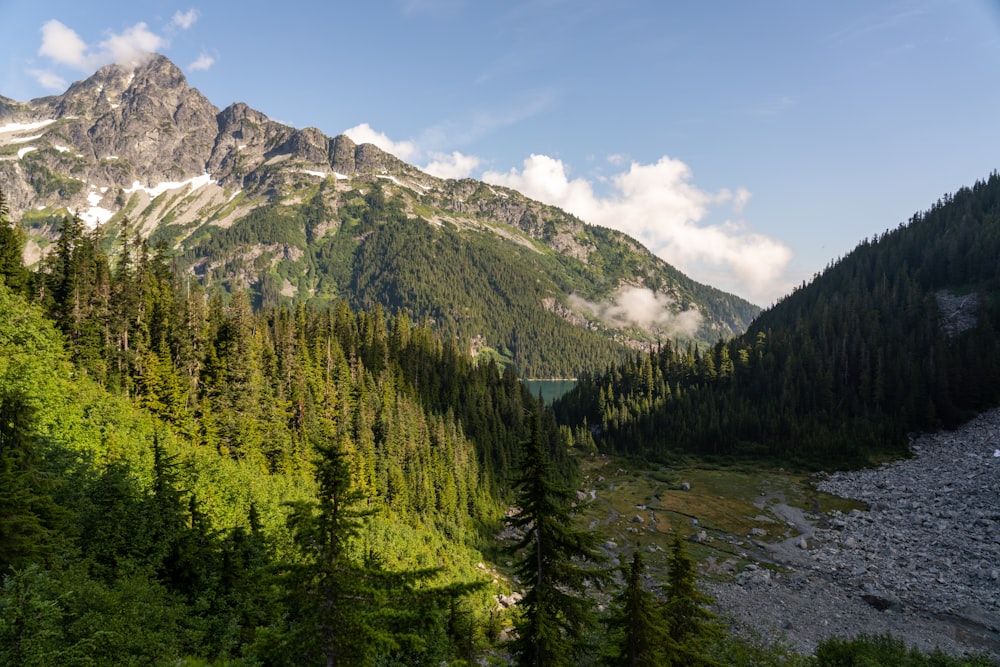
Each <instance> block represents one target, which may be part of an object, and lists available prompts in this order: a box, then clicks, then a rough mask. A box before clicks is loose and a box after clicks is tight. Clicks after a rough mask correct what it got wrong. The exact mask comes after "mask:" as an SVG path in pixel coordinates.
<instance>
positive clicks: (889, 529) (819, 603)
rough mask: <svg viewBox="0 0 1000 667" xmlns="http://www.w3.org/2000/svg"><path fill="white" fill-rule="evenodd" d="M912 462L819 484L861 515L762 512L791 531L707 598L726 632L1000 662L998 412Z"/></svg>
mask: <svg viewBox="0 0 1000 667" xmlns="http://www.w3.org/2000/svg"><path fill="white" fill-rule="evenodd" d="M912 451H913V457H912V458H910V459H906V460H903V461H897V462H893V463H890V464H886V465H883V466H881V467H879V468H876V469H869V470H862V471H853V472H836V473H833V474H831V475H820V476H818V479H817V487H818V489H819V490H820V491H824V492H826V493H831V494H835V495H839V496H842V497H845V498H853V499H856V500H859V501H861V502H863V503H864V504H865V505H867V507H868V509H867V510H866V511H859V510H853V511H851V512H850V513H847V514H843V513H839V512H834V513H832V514H830V515H817V514H809V513H807V512H803V511H802V510H798V509H796V508H793V507H787V506H783V505H781V504H780V503H777V504H775V505H774V506H771V507H770V509H771V510H772V511H773V512H775V513H776V514H778V515H779V516H781V517H782V518H783V519H784V520H785V521H786V523H787V525H788V528H789V529H790V535H789V537H788V538H787V539H786V540H784V541H782V542H777V543H763V542H760V541H753V542H751V543H750V544H751V545H752V546H753V547H754V548H753V549H752V550H748V551H749V552H750V553H751V555H753V554H754V553H755V554H756V555H758V556H759V560H760V563H759V564H751V565H748V566H746V567H745V568H744V569H743V570H742V571H741V572H739V573H737V575H736V576H735V577H734V578H733V581H732V582H727V583H721V584H715V585H712V586H710V587H709V589H710V591H709V592H710V593H711V594H712V595H713V596H714V597H715V598H716V601H717V602H716V611H717V612H718V613H719V614H720V615H721V616H722V617H723V619H724V620H726V621H727V622H728V623H729V624H730V625H731V626H732V628H733V629H734V630H736V631H739V632H743V633H747V634H758V635H760V636H762V637H763V638H765V639H783V640H784V641H785V642H787V643H788V644H790V645H791V646H792V647H793V648H795V649H797V650H799V651H801V652H804V653H809V652H811V651H812V650H813V649H814V648H815V646H816V644H817V643H818V642H819V641H821V640H822V639H824V638H826V637H829V636H837V637H844V638H849V637H855V636H858V635H860V634H868V635H873V634H882V633H885V632H891V633H892V634H893V635H895V636H897V637H899V638H902V639H904V640H905V641H906V642H907V643H909V644H911V645H913V646H917V647H919V648H921V649H923V650H929V649H932V648H934V647H940V648H941V649H943V650H945V651H947V652H949V653H953V654H962V653H966V652H973V653H987V654H990V655H991V656H992V657H994V658H995V659H997V660H998V661H1000V410H994V411H991V412H988V413H985V414H983V415H980V416H979V417H977V418H976V419H974V420H972V421H971V422H969V423H967V424H966V425H964V426H963V427H961V428H960V429H957V430H955V431H947V432H941V433H935V434H928V435H923V436H920V437H919V438H917V439H915V440H914V441H913V442H912Z"/></svg>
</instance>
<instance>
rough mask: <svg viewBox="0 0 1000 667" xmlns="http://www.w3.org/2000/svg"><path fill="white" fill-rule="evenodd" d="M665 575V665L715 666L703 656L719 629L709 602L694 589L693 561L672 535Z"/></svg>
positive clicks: (695, 583)
mask: <svg viewBox="0 0 1000 667" xmlns="http://www.w3.org/2000/svg"><path fill="white" fill-rule="evenodd" d="M668 568H669V570H668V572H667V586H666V589H667V590H666V593H667V602H666V605H665V606H664V617H665V619H666V621H667V628H668V634H669V638H670V646H669V648H670V652H669V653H668V662H664V663H663V664H669V665H674V666H676V667H693V666H695V665H715V664H717V663H715V662H714V661H713V660H711V659H710V658H709V657H707V652H708V649H709V647H710V646H711V644H712V642H713V641H715V640H716V639H718V638H719V637H720V636H721V633H722V630H721V628H720V626H719V625H718V624H717V623H716V622H715V615H714V614H712V612H710V611H709V610H708V609H707V605H708V604H709V603H710V602H711V601H712V599H711V598H710V597H709V596H708V595H706V594H705V593H704V592H702V590H701V589H700V588H699V587H698V576H697V572H696V571H695V562H694V559H693V558H691V556H690V555H688V553H687V550H686V549H685V548H684V541H683V540H681V538H680V535H677V534H675V535H674V539H673V542H672V543H671V546H670V560H669V562H668Z"/></svg>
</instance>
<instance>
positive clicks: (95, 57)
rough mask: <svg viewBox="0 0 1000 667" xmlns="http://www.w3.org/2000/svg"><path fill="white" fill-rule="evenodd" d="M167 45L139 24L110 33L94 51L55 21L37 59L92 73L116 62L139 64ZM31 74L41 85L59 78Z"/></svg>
mask: <svg viewBox="0 0 1000 667" xmlns="http://www.w3.org/2000/svg"><path fill="white" fill-rule="evenodd" d="M167 44H168V42H167V40H165V39H164V38H163V37H160V36H159V35H157V34H156V33H154V32H152V31H151V30H150V29H149V27H148V26H147V25H146V24H145V23H142V22H140V23H136V24H135V25H133V26H130V27H128V28H126V29H125V30H124V31H123V32H121V33H109V34H108V36H107V38H106V39H104V40H103V41H102V42H100V43H99V44H98V45H97V46H96V47H93V46H89V45H88V44H87V43H86V42H85V41H83V39H81V38H80V36H79V35H78V34H77V33H76V31H75V30H73V29H72V28H70V27H68V26H66V25H64V24H63V23H60V22H59V21H56V20H55V19H53V20H51V21H48V22H47V23H46V24H45V25H43V26H42V45H41V46H40V47H39V49H38V55H40V56H45V57H46V58H49V59H51V60H52V61H53V62H54V63H55V64H56V65H62V66H66V67H71V68H73V69H75V70H79V71H82V72H92V71H94V70H96V69H97V68H99V67H102V66H103V65H107V64H109V63H113V62H118V63H122V64H127V65H133V64H138V63H140V62H142V61H143V60H144V59H146V58H148V57H149V54H150V53H153V52H155V51H157V50H160V49H162V48H163V47H165V46H167ZM29 73H31V74H33V75H34V76H35V78H36V79H37V80H38V81H39V83H41V84H42V85H46V83H45V82H46V81H48V83H50V84H51V83H53V81H54V79H53V78H52V77H54V76H56V75H54V74H52V73H51V72H49V71H44V70H31V71H29Z"/></svg>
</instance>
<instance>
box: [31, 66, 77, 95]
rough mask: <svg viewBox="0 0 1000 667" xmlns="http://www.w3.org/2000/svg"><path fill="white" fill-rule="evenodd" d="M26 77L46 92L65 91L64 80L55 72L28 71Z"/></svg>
mask: <svg viewBox="0 0 1000 667" xmlns="http://www.w3.org/2000/svg"><path fill="white" fill-rule="evenodd" d="M28 75H29V76H31V78H33V79H34V80H35V81H37V82H38V83H39V85H41V86H42V87H43V88H46V89H48V90H66V86H67V83H66V79H64V78H62V77H61V76H59V75H58V74H56V73H55V72H50V71H49V70H43V69H29V70H28Z"/></svg>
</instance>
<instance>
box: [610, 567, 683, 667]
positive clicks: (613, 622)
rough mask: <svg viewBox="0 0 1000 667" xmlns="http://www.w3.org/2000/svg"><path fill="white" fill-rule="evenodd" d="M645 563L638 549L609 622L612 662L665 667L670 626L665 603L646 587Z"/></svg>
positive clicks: (635, 665)
mask: <svg viewBox="0 0 1000 667" xmlns="http://www.w3.org/2000/svg"><path fill="white" fill-rule="evenodd" d="M645 569H646V568H645V563H644V562H643V559H642V552H641V551H640V550H639V549H638V548H636V550H635V553H633V554H632V561H631V563H629V565H628V567H627V568H624V570H625V588H624V589H622V591H621V593H619V594H618V596H617V597H616V599H615V608H614V613H613V615H612V617H611V619H610V621H609V623H608V626H609V630H610V633H609V634H610V639H611V647H610V648H611V655H610V656H609V658H610V659H609V664H611V665H621V666H623V667H662V665H665V664H668V661H667V650H666V648H667V646H668V645H669V644H670V642H671V639H670V634H669V628H668V627H667V624H666V618H665V616H664V615H663V605H662V603H661V602H660V601H659V600H658V599H657V597H656V595H655V594H654V593H653V592H652V591H650V590H648V589H647V588H646V585H645V583H644V581H643V580H644V578H645Z"/></svg>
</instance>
